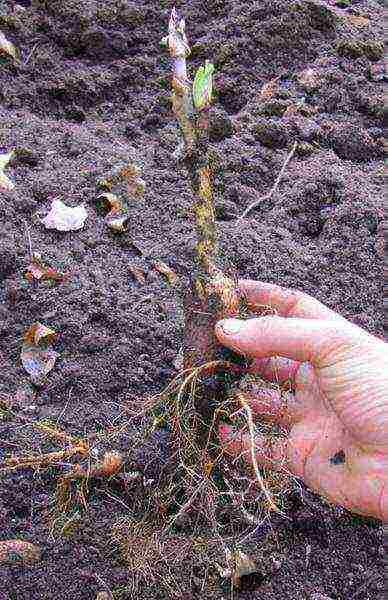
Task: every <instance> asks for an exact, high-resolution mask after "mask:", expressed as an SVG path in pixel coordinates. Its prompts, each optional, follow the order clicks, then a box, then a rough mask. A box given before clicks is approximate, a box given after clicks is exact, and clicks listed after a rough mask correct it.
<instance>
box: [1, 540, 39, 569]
mask: <svg viewBox="0 0 388 600" xmlns="http://www.w3.org/2000/svg"><path fill="white" fill-rule="evenodd" d="M41 555H42V551H41V549H40V548H39V547H38V546H36V545H35V544H31V543H30V542H25V541H24V540H3V541H0V564H10V565H12V564H15V563H18V562H23V563H26V564H33V563H36V562H38V561H39V560H40V558H41Z"/></svg>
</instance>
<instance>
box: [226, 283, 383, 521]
mask: <svg viewBox="0 0 388 600" xmlns="http://www.w3.org/2000/svg"><path fill="white" fill-rule="evenodd" d="M240 287H241V289H242V291H243V292H244V294H245V295H246V297H247V300H248V302H249V303H251V304H254V305H266V306H270V307H271V308H272V309H273V311H274V312H275V315H276V316H264V317H259V318H252V319H248V320H245V321H244V320H239V319H225V320H223V321H219V322H218V323H217V325H216V335H217V337H218V339H219V341H220V342H221V343H222V344H224V345H225V346H228V347H229V348H232V349H234V350H236V351H237V352H239V353H241V354H244V355H245V356H247V357H251V358H253V359H254V362H253V367H252V370H253V371H255V372H256V373H258V374H259V375H260V376H261V377H262V378H263V379H267V380H270V381H275V382H278V383H281V382H282V381H284V380H286V379H290V380H291V381H292V383H293V389H294V393H293V394H289V395H288V396H287V401H285V400H284V399H282V397H281V395H280V393H277V392H269V391H268V390H265V389H264V388H263V390H262V393H259V395H257V396H252V397H251V398H249V400H250V404H251V407H252V410H253V412H254V413H255V415H256V416H257V418H258V419H264V420H267V421H272V422H275V423H278V424H279V425H280V426H281V427H282V428H283V429H286V431H287V432H288V437H285V438H283V439H281V440H279V438H277V439H278V441H277V442H276V443H272V444H271V445H270V446H269V445H268V443H267V441H266V440H265V439H264V438H260V437H259V436H257V439H256V448H257V451H256V456H257V460H258V462H259V464H262V465H265V466H267V467H271V468H273V469H282V470H284V469H286V470H288V471H289V472H290V473H292V474H293V475H295V476H297V477H299V478H301V479H303V480H304V482H305V483H306V484H307V485H308V486H309V487H310V488H311V489H313V490H314V491H316V492H318V493H319V494H320V495H322V496H323V497H325V498H326V499H328V500H329V501H331V502H333V503H336V504H339V505H341V506H343V507H345V508H346V509H348V510H349V511H352V512H354V513H357V514H361V515H365V516H371V517H375V518H377V519H381V520H382V521H385V522H388V344H387V343H385V342H384V341H382V340H380V339H379V338H376V337H374V336H372V335H370V334H369V333H367V332H366V331H364V330H363V329H361V328H359V327H357V326H356V325H353V324H352V323H350V322H349V321H347V320H346V319H345V318H343V317H341V316H340V315H339V314H337V313H335V312H334V311H332V310H330V309H329V308H327V307H326V306H324V305H323V304H321V303H320V302H319V301H318V300H316V299H314V298H313V297H311V296H309V295H307V294H304V293H302V292H298V291H295V290H290V289H286V288H282V287H279V286H276V285H272V284H267V283H261V282H256V281H248V280H243V281H241V282H240ZM220 437H221V440H222V441H223V442H224V444H225V446H226V448H227V449H228V452H230V453H233V454H237V455H238V454H240V453H243V456H246V457H247V460H249V453H248V452H246V450H248V448H249V443H250V440H249V436H248V435H247V434H241V433H240V434H239V433H238V432H237V433H236V432H235V431H234V429H233V428H230V427H228V426H225V425H222V426H221V427H220Z"/></svg>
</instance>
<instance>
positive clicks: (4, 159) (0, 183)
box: [0, 150, 15, 192]
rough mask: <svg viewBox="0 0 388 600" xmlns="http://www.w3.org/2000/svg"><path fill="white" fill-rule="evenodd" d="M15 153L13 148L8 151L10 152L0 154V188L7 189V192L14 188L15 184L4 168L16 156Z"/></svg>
mask: <svg viewBox="0 0 388 600" xmlns="http://www.w3.org/2000/svg"><path fill="white" fill-rule="evenodd" d="M14 155H15V153H14V151H13V150H11V152H8V154H0V189H1V188H3V189H4V190H7V192H10V191H11V190H13V189H14V187H15V184H14V183H13V182H12V181H11V180H10V179H9V177H7V175H6V174H5V173H4V169H5V167H6V166H7V164H8V163H9V161H10V160H11V159H12V158H13V157H14Z"/></svg>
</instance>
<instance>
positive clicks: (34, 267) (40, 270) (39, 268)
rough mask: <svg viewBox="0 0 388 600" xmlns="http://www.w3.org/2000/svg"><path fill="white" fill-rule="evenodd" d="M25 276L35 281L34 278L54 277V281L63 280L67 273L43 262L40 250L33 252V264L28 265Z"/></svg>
mask: <svg viewBox="0 0 388 600" xmlns="http://www.w3.org/2000/svg"><path fill="white" fill-rule="evenodd" d="M25 277H26V278H27V279H28V280H29V281H33V280H34V279H38V280H40V279H42V280H46V279H53V280H54V281H63V279H64V277H65V275H64V274H63V273H60V272H59V271H57V270H56V269H53V268H52V267H49V266H47V265H46V264H45V263H44V262H43V260H42V255H41V254H40V252H33V254H32V259H31V264H30V265H29V267H28V270H27V273H26V274H25Z"/></svg>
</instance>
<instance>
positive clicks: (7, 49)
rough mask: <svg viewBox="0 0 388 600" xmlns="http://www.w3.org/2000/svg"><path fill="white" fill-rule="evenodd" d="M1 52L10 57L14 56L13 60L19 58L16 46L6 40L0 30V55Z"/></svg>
mask: <svg viewBox="0 0 388 600" xmlns="http://www.w3.org/2000/svg"><path fill="white" fill-rule="evenodd" d="M2 54H6V55H7V56H12V58H14V59H15V60H19V58H20V52H19V50H18V49H17V48H16V46H14V45H13V43H12V42H10V41H9V40H7V38H6V37H5V35H4V33H3V32H2V31H0V56H1V55H2Z"/></svg>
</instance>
